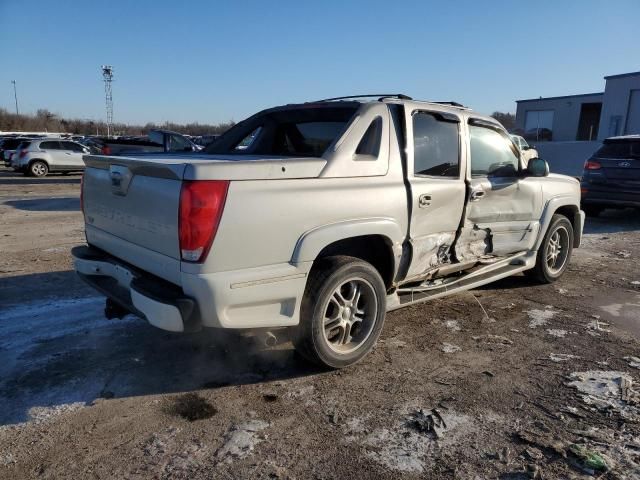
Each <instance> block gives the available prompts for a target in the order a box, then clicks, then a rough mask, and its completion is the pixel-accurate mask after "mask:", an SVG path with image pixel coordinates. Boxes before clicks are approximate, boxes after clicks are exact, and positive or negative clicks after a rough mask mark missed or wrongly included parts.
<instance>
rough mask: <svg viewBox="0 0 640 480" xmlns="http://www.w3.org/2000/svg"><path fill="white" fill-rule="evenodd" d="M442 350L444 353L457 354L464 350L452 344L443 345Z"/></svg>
mask: <svg viewBox="0 0 640 480" xmlns="http://www.w3.org/2000/svg"><path fill="white" fill-rule="evenodd" d="M440 350H442V351H443V352H444V353H456V352H459V351H461V350H462V348H460V347H459V346H457V345H453V344H451V343H443V344H442V346H441V347H440Z"/></svg>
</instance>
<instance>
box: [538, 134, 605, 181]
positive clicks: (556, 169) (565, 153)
mask: <svg viewBox="0 0 640 480" xmlns="http://www.w3.org/2000/svg"><path fill="white" fill-rule="evenodd" d="M600 145H601V143H600V142H540V143H536V144H535V145H534V147H535V149H536V150H537V151H538V156H539V157H540V158H544V159H545V160H546V161H547V162H548V163H549V169H550V170H551V172H552V173H562V174H564V175H571V176H572V177H580V176H582V167H583V165H584V162H585V161H586V160H588V159H589V157H590V156H591V155H592V154H593V153H594V152H595V151H596V150H597V149H598V148H599V147H600Z"/></svg>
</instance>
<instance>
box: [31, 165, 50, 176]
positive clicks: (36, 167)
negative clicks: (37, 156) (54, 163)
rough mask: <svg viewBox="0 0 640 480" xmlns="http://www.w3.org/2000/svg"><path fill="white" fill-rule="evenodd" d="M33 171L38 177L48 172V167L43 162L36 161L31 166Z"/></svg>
mask: <svg viewBox="0 0 640 480" xmlns="http://www.w3.org/2000/svg"><path fill="white" fill-rule="evenodd" d="M31 171H32V172H33V174H34V175H35V176H36V177H41V176H43V175H44V174H46V173H47V168H46V167H45V166H44V165H43V164H42V163H35V164H34V165H32V166H31Z"/></svg>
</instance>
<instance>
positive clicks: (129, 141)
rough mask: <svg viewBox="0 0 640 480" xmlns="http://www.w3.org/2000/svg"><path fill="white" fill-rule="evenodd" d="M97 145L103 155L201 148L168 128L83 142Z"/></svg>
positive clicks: (185, 150)
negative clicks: (139, 134) (145, 133)
mask: <svg viewBox="0 0 640 480" xmlns="http://www.w3.org/2000/svg"><path fill="white" fill-rule="evenodd" d="M83 143H85V144H87V145H89V144H91V145H93V146H96V147H99V148H100V150H101V151H102V153H104V154H105V155H130V154H140V153H149V152H153V153H171V152H180V153H185V152H198V151H200V150H202V147H201V146H200V145H196V144H195V143H194V142H192V141H191V140H190V139H189V138H187V137H186V136H185V135H182V134H181V133H178V132H172V131H170V130H151V131H150V132H149V134H148V135H147V136H121V137H90V139H85V141H84V142H83Z"/></svg>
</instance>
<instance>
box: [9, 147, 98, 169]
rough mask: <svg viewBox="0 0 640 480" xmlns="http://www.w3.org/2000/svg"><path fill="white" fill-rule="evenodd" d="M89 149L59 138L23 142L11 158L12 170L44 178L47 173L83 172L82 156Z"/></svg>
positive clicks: (88, 151)
mask: <svg viewBox="0 0 640 480" xmlns="http://www.w3.org/2000/svg"><path fill="white" fill-rule="evenodd" d="M88 153H90V150H89V148H87V147H85V146H84V145H80V144H79V143H76V142H70V141H68V140H63V139H60V138H42V139H38V140H30V141H25V142H23V143H22V144H20V145H19V147H18V149H16V152H15V154H14V155H13V157H12V158H11V165H12V167H13V169H14V170H16V171H19V172H23V173H24V174H25V175H31V176H34V177H44V176H45V175H46V174H47V173H49V172H72V171H82V170H84V162H83V161H82V156H83V155H86V154H88Z"/></svg>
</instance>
